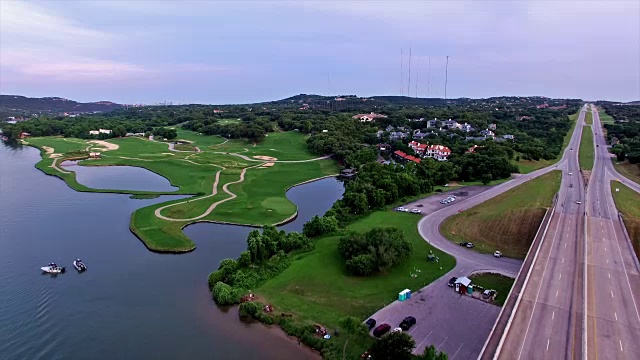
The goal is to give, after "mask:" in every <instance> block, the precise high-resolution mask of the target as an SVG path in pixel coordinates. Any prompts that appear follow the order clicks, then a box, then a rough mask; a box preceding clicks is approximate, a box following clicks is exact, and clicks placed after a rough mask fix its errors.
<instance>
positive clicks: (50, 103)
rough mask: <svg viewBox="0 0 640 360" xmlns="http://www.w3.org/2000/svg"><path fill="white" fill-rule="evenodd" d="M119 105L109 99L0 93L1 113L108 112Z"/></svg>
mask: <svg viewBox="0 0 640 360" xmlns="http://www.w3.org/2000/svg"><path fill="white" fill-rule="evenodd" d="M121 107H122V105H120V104H116V103H112V102H110V101H98V102H91V103H80V102H76V101H73V100H68V99H63V98H59V97H44V98H29V97H26V96H20V95H0V112H1V113H3V114H5V113H6V114H15V115H22V114H34V113H53V114H56V113H64V112H67V113H86V112H95V111H100V112H108V111H111V110H115V109H119V108H121Z"/></svg>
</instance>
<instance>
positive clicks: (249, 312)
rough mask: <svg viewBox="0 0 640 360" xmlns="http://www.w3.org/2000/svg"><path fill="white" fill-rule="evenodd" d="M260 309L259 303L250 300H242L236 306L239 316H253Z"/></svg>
mask: <svg viewBox="0 0 640 360" xmlns="http://www.w3.org/2000/svg"><path fill="white" fill-rule="evenodd" d="M260 310H261V308H260V307H259V305H258V304H257V303H254V302H251V301H247V302H243V303H242V304H240V306H239V307H238V312H239V314H240V316H241V317H251V318H255V317H256V315H257V314H258V312H259V311H260Z"/></svg>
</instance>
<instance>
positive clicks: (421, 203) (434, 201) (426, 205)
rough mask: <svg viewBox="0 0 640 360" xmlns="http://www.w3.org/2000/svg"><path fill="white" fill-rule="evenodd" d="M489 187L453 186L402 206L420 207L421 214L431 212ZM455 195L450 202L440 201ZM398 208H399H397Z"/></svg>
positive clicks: (408, 208) (408, 207)
mask: <svg viewBox="0 0 640 360" xmlns="http://www.w3.org/2000/svg"><path fill="white" fill-rule="evenodd" d="M488 189H489V187H488V186H466V187H464V188H463V189H459V190H456V189H455V188H452V189H451V190H449V191H444V192H442V193H436V194H435V195H432V196H429V197H427V198H424V199H420V200H417V201H414V202H411V203H408V204H406V205H403V206H402V207H404V208H406V209H407V210H409V211H411V210H413V209H419V210H420V211H421V215H427V214H430V213H432V212H434V211H436V210H440V209H442V208H444V207H446V206H450V205H452V204H454V203H458V202H460V201H462V200H464V199H466V198H468V197H470V196H474V195H476V194H479V193H481V192H483V191H487V190H488ZM451 195H453V196H455V197H456V200H455V201H453V202H451V203H449V204H441V203H440V201H442V200H445V199H447V198H448V197H449V196H451ZM396 209H397V208H396Z"/></svg>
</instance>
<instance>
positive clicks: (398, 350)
mask: <svg viewBox="0 0 640 360" xmlns="http://www.w3.org/2000/svg"><path fill="white" fill-rule="evenodd" d="M415 346H416V342H415V340H413V338H412V337H411V336H409V335H408V334H405V333H403V332H394V333H391V334H389V335H386V336H383V337H382V339H380V340H378V341H376V343H375V344H373V346H372V347H371V357H372V358H374V359H376V360H378V359H380V360H410V359H412V358H413V354H412V353H411V351H412V350H413V348H414V347H415Z"/></svg>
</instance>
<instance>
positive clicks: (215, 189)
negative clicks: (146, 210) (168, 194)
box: [154, 165, 260, 221]
mask: <svg viewBox="0 0 640 360" xmlns="http://www.w3.org/2000/svg"><path fill="white" fill-rule="evenodd" d="M257 166H260V165H256V166H252V167H247V168H244V169H242V172H241V173H240V179H239V180H236V181H232V182H229V183H226V184H224V185H223V186H222V190H223V191H224V192H225V193H227V194H229V195H230V196H229V197H228V198H226V199H222V200H219V201H216V202H215V203H213V204H211V205H210V206H209V208H207V210H206V211H205V212H204V213H202V214H201V215H199V216H196V217H193V218H189V219H175V218H170V217H166V216H164V215H162V214H160V213H161V212H162V210H164V209H167V208H170V207H172V206H176V205H181V204H186V203H190V202H194V201H200V200H203V199H208V198H210V197H213V196H216V195H217V194H218V182H220V173H221V172H222V170H218V172H217V173H216V180H215V181H214V183H213V190H212V191H211V194H210V195H206V196H202V197H199V198H197V199H191V200H186V201H181V202H178V203H175V204H169V205H165V206H162V207H159V208H157V209H156V210H155V212H154V213H155V215H156V217H158V218H160V219H162V220H167V221H194V220H198V219H202V218H203V217H205V216H207V215H209V214H211V212H212V211H213V210H214V209H215V208H216V207H217V206H218V205H220V204H222V203H224V202H227V201H229V200H233V199H235V198H236V197H238V196H237V195H236V194H234V193H233V192H231V191H229V185H233V184H238V183H241V182H243V181H244V175H245V173H246V172H247V170H248V169H251V168H254V167H257Z"/></svg>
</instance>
